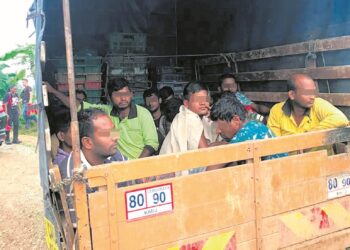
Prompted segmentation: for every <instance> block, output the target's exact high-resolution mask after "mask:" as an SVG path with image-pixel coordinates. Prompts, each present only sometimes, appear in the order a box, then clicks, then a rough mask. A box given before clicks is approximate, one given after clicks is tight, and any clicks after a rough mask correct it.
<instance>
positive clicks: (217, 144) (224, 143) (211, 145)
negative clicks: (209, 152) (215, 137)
mask: <svg viewBox="0 0 350 250" xmlns="http://www.w3.org/2000/svg"><path fill="white" fill-rule="evenodd" d="M227 144H229V143H228V142H226V141H216V142H212V143H210V144H209V147H216V146H222V145H227Z"/></svg>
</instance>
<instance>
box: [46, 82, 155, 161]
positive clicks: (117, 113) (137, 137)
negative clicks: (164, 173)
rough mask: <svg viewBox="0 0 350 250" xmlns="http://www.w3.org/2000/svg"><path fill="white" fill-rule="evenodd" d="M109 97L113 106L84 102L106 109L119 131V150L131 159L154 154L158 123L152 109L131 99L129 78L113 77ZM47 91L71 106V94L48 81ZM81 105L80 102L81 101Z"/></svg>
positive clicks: (86, 106)
mask: <svg viewBox="0 0 350 250" xmlns="http://www.w3.org/2000/svg"><path fill="white" fill-rule="evenodd" d="M107 89H108V97H109V98H110V101H111V103H112V104H111V105H103V104H90V103H87V102H83V107H84V108H89V107H96V108H100V109H102V110H104V111H105V112H106V113H107V114H108V115H109V116H110V117H111V119H112V121H113V123H114V125H115V127H116V129H117V130H118V131H119V135H120V136H119V139H118V142H117V144H118V149H119V150H120V151H121V152H122V153H123V155H125V156H127V157H128V158H129V159H136V158H143V157H148V156H151V155H153V154H154V153H155V152H156V151H157V149H158V145H159V144H158V137H157V130H156V126H155V125H154V122H153V118H152V116H151V114H150V113H149V111H148V110H147V109H145V108H144V107H141V106H139V105H135V104H133V103H132V102H131V99H132V96H133V93H132V90H131V88H130V86H129V83H128V81H127V80H125V79H123V78H115V79H111V80H110V81H109V82H108V88H107ZM47 90H48V91H49V92H51V93H53V94H54V95H55V96H57V97H58V98H59V99H60V100H61V101H62V102H63V103H64V104H65V105H66V106H69V99H68V97H67V96H65V95H64V94H62V93H61V92H59V91H57V90H56V89H54V88H52V87H51V86H50V85H49V84H47ZM78 105H79V104H78Z"/></svg>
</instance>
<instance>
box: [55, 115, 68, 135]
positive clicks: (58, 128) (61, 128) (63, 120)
mask: <svg viewBox="0 0 350 250" xmlns="http://www.w3.org/2000/svg"><path fill="white" fill-rule="evenodd" d="M53 119H54V132H55V134H58V133H59V132H63V133H67V131H68V129H69V126H70V121H71V118H70V111H69V109H67V110H64V111H62V112H60V113H58V114H56V115H55V116H54V118H53Z"/></svg>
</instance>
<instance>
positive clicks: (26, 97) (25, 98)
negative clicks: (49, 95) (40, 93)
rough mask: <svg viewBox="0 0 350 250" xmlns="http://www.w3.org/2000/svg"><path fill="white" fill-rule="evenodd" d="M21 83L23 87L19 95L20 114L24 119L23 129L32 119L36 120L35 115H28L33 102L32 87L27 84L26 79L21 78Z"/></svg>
mask: <svg viewBox="0 0 350 250" xmlns="http://www.w3.org/2000/svg"><path fill="white" fill-rule="evenodd" d="M22 84H23V87H24V88H23V90H22V92H21V95H20V97H21V100H22V107H23V112H22V115H23V118H24V121H25V129H29V127H30V121H31V120H33V121H35V122H36V116H35V115H30V113H29V108H30V106H31V104H32V102H33V91H32V88H31V87H30V86H29V85H28V79H23V80H22Z"/></svg>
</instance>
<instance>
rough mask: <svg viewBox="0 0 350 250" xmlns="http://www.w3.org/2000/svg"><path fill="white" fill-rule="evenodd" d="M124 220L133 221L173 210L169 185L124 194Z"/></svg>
mask: <svg viewBox="0 0 350 250" xmlns="http://www.w3.org/2000/svg"><path fill="white" fill-rule="evenodd" d="M125 209H126V219H127V220H134V219H139V218H143V217H148V216H152V215H157V214H161V213H165V212H170V211H172V210H173V209H174V202H173V186H172V184H171V183H168V184H163V185H158V186H152V187H147V188H144V189H137V190H132V191H128V192H125Z"/></svg>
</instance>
